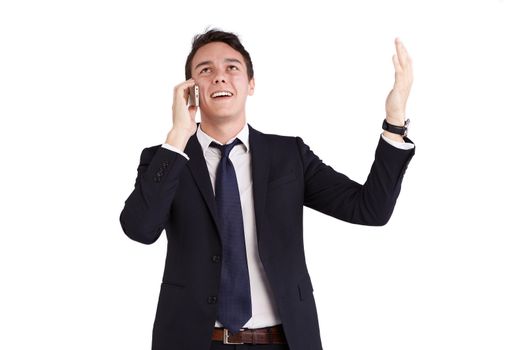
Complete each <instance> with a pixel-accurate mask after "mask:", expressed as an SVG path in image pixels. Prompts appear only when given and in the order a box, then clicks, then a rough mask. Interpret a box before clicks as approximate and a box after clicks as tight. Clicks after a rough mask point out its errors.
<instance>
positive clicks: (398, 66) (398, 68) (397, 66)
mask: <svg viewBox="0 0 525 350" xmlns="http://www.w3.org/2000/svg"><path fill="white" fill-rule="evenodd" d="M392 62H393V63H394V69H395V70H396V73H399V72H401V71H402V70H403V68H402V67H401V63H399V59H398V58H397V55H393V56H392Z"/></svg>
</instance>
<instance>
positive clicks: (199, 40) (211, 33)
mask: <svg viewBox="0 0 525 350" xmlns="http://www.w3.org/2000/svg"><path fill="white" fill-rule="evenodd" d="M213 42H223V43H225V44H227V45H229V46H230V47H231V48H232V49H234V50H235V51H237V52H239V53H240V54H241V55H242V57H243V58H244V63H245V64H246V68H247V73H248V80H251V79H252V78H253V64H252V59H251V58H250V54H249V53H248V51H246V49H245V48H244V46H242V44H241V41H240V40H239V37H238V36H237V35H236V34H234V33H229V32H223V31H222V30H218V29H209V30H207V31H206V32H204V33H202V34H197V35H195V37H193V42H192V45H191V51H190V53H189V55H188V57H187V58H186V67H185V68H186V80H187V79H190V78H191V61H192V60H193V57H194V56H195V53H196V52H197V50H198V49H200V48H201V47H203V46H204V45H206V44H209V43H213Z"/></svg>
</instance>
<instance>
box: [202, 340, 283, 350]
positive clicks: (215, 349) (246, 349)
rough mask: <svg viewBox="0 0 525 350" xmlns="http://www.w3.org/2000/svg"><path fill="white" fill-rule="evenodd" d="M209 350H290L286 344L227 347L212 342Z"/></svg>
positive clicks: (218, 342)
mask: <svg viewBox="0 0 525 350" xmlns="http://www.w3.org/2000/svg"><path fill="white" fill-rule="evenodd" d="M210 350H290V348H289V347H288V345H286V344H264V345H263V344H257V345H253V344H243V345H229V344H223V343H222V342H220V341H212V342H211V348H210Z"/></svg>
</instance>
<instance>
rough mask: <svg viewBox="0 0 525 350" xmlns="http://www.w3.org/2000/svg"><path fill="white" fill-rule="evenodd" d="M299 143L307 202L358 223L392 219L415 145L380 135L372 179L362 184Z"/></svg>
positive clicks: (313, 206)
mask: <svg viewBox="0 0 525 350" xmlns="http://www.w3.org/2000/svg"><path fill="white" fill-rule="evenodd" d="M406 141H408V142H411V141H410V140H409V139H406ZM297 144H298V147H299V151H300V153H301V158H302V162H303V172H304V186H305V188H304V205H306V206H307V207H310V208H312V209H315V210H318V211H320V212H322V213H325V214H327V215H330V216H333V217H336V218H338V219H340V220H343V221H347V222H351V223H354V224H362V225H370V226H382V225H385V224H386V223H387V222H388V221H389V219H390V217H391V215H392V212H393V210H394V206H395V204H396V200H397V197H398V195H399V192H400V190H401V182H402V180H403V176H404V174H405V171H406V168H407V166H408V164H409V162H410V160H411V159H412V157H413V155H414V153H415V148H414V149H411V150H401V149H398V148H396V147H394V146H392V145H390V144H388V143H387V142H386V141H385V140H383V139H382V138H380V140H379V144H378V146H377V148H376V152H375V160H374V163H373V164H372V168H371V170H370V173H369V175H368V178H367V180H366V182H365V183H364V184H363V185H361V184H359V183H357V182H355V181H353V180H351V179H349V178H348V177H347V176H345V175H343V174H341V173H338V172H337V171H335V170H334V169H332V168H331V167H330V166H328V165H326V164H324V163H323V162H322V161H321V160H320V159H319V157H317V156H316V155H315V154H314V153H313V152H312V151H311V150H310V148H309V147H308V146H306V145H305V144H304V143H303V140H301V138H297Z"/></svg>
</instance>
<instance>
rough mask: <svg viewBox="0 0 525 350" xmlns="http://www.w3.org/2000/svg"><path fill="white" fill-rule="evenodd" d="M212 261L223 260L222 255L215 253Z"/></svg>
mask: <svg viewBox="0 0 525 350" xmlns="http://www.w3.org/2000/svg"><path fill="white" fill-rule="evenodd" d="M211 261H213V262H214V263H218V262H219V261H221V256H220V255H214V256H213V257H212V258H211Z"/></svg>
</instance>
